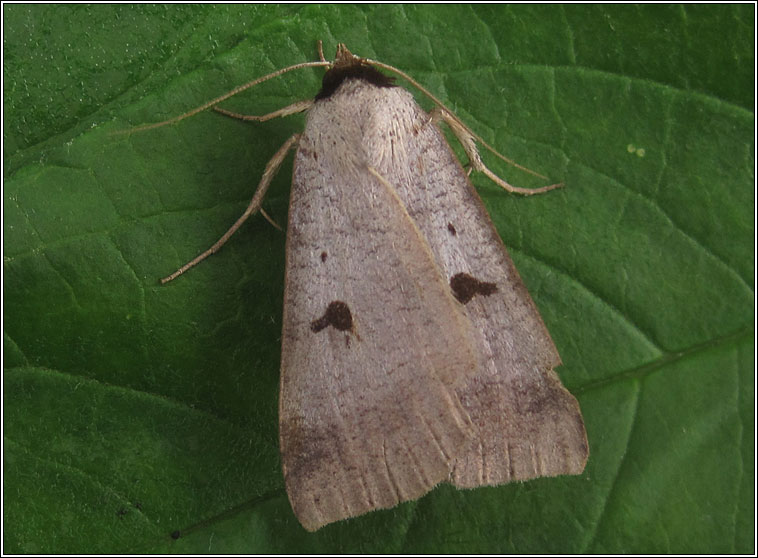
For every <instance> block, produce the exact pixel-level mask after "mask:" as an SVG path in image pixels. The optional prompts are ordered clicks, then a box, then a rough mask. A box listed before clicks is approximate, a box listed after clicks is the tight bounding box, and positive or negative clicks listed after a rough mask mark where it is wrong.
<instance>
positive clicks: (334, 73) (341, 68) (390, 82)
mask: <svg viewBox="0 0 758 558" xmlns="http://www.w3.org/2000/svg"><path fill="white" fill-rule="evenodd" d="M346 79H362V80H364V81H367V82H368V83H370V84H371V85H376V86H377V87H396V85H395V78H392V77H389V76H385V75H384V74H383V73H381V72H380V71H379V70H377V69H376V68H374V67H373V66H370V65H369V64H365V63H362V62H356V63H355V64H348V65H338V66H335V67H333V68H332V69H331V70H329V71H328V72H326V73H325V74H324V79H323V80H322V81H321V91H319V92H318V94H317V95H316V101H318V100H320V99H327V98H329V97H330V96H331V95H332V94H333V93H334V92H335V91H337V88H339V86H340V85H342V82H343V81H345V80H346Z"/></svg>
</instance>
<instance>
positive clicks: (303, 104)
mask: <svg viewBox="0 0 758 558" xmlns="http://www.w3.org/2000/svg"><path fill="white" fill-rule="evenodd" d="M311 105H313V100H312V99H307V100H305V101H298V102H297V103H292V104H291V105H289V106H286V107H284V108H280V109H279V110H275V111H274V112H270V113H268V114H264V115H263V116H256V115H254V114H240V113H238V112H232V111H230V110H226V109H222V108H221V107H213V110H215V111H216V112H220V113H221V114H224V115H226V116H231V117H232V118H237V119H239V120H247V121H251V120H252V121H254V122H265V121H266V120H271V119H272V118H279V117H280V116H289V115H290V114H297V113H298V112H304V111H306V110H308V109H309V108H311Z"/></svg>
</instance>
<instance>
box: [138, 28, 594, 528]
mask: <svg viewBox="0 0 758 558" xmlns="http://www.w3.org/2000/svg"><path fill="white" fill-rule="evenodd" d="M319 52H320V60H319V61H318V62H306V63H302V64H296V65H294V66H290V67H288V68H285V69H283V70H279V71H277V72H274V73H272V74H269V75H267V76H264V77H262V78H259V79H257V80H254V81H252V82H250V83H248V84H245V85H243V86H240V87H238V88H236V89H234V90H233V91H231V92H229V93H227V94H226V95H223V96H221V97H219V98H217V99H214V100H213V101H210V102H209V103H206V104H205V105H203V106H201V107H198V108H197V109H194V110H192V111H190V112H188V113H185V114H183V115H181V116H179V117H176V118H174V119H172V120H168V121H165V122H161V123H158V124H151V125H147V126H142V127H140V128H137V129H147V128H152V127H156V126H161V125H165V124H168V123H172V122H177V121H179V120H181V119H183V118H186V117H188V116H191V115H193V114H196V113H197V112H200V111H201V110H205V109H207V108H209V107H215V105H216V104H218V103H219V102H221V101H223V100H225V99H227V98H228V97H230V96H232V95H234V94H236V93H238V92H239V91H241V90H243V89H246V88H248V87H251V86H253V85H255V84H257V83H260V82H262V81H265V80H267V79H271V78H273V77H276V76H278V75H281V74H282V73H284V72H288V71H291V70H294V69H298V68H304V67H311V66H324V67H326V68H327V71H326V73H325V75H324V78H323V83H322V88H321V90H320V91H319V93H318V94H317V95H316V96H315V98H314V99H312V100H306V101H301V102H298V103H295V104H293V105H290V106H288V107H285V108H283V109H280V110H278V111H276V112H274V113H271V114H268V115H264V116H245V115H240V114H237V113H232V112H229V111H226V110H223V109H220V108H218V107H216V110H218V111H219V112H222V113H224V114H226V115H228V116H233V117H237V118H241V119H243V120H251V121H264V120H268V119H270V118H274V117H278V116H285V115H289V114H294V113H298V112H303V111H307V121H306V125H305V129H304V131H303V132H302V133H299V134H295V135H293V136H292V137H291V138H289V139H288V140H287V141H286V142H285V144H284V145H283V146H282V147H281V148H280V149H279V150H278V151H277V153H276V154H275V155H274V156H273V158H272V159H271V161H270V162H269V163H268V165H267V167H266V169H265V171H264V173H263V176H262V178H261V181H260V184H259V186H258V189H257V190H256V192H255V194H254V196H253V198H252V200H251V202H250V204H249V206H248V208H247V209H246V211H245V212H244V214H243V215H242V216H241V217H240V218H239V219H238V221H237V222H236V223H235V224H234V225H233V226H232V227H231V228H230V229H229V231H227V233H226V234H225V235H224V236H223V237H222V238H221V239H219V241H218V242H216V244H214V245H213V246H212V247H211V248H209V249H208V250H206V251H205V252H203V253H202V254H200V255H199V256H198V257H197V258H195V259H194V260H192V261H191V262H189V263H187V264H185V265H184V266H182V267H181V268H180V269H178V270H177V271H176V272H175V273H173V274H172V275H170V276H168V277H166V278H165V279H163V280H162V281H163V282H168V281H171V280H172V279H174V278H176V277H177V276H178V275H180V274H182V273H184V272H185V271H187V269H189V268H190V267H192V266H194V265H195V264H197V263H198V262H200V261H201V260H203V259H204V258H206V257H207V256H208V255H210V254H212V253H214V252H216V251H217V250H218V249H219V248H220V247H221V245H223V244H224V243H225V242H226V241H227V239H228V238H229V237H230V236H231V235H232V234H233V233H234V232H235V231H236V230H237V229H238V228H239V226H240V225H241V224H242V223H243V222H244V221H245V220H246V219H247V218H248V217H249V216H251V215H253V214H254V213H256V212H258V211H261V212H262V213H263V210H262V209H261V203H262V200H263V197H264V195H265V193H266V190H267V188H268V186H269V184H270V182H271V180H272V178H273V176H274V175H275V173H276V171H277V169H278V168H279V166H280V165H281V163H282V161H283V160H284V158H285V156H286V155H287V153H288V152H289V151H290V150H291V149H294V150H295V162H294V169H293V177H292V190H291V197H290V207H289V217H288V228H287V250H286V279H285V281H286V284H285V290H284V313H283V331H282V358H281V392H280V400H279V440H280V451H281V460H282V470H283V473H284V480H285V485H286V489H287V494H288V496H289V499H290V502H291V504H292V509H293V510H294V513H295V515H296V516H297V518H298V519H299V521H300V523H301V524H302V525H303V526H304V527H305V528H306V529H307V530H309V531H314V530H316V529H319V528H320V527H322V526H324V525H326V524H329V523H332V522H334V521H338V520H342V519H346V518H349V517H354V516H358V515H361V514H364V513H366V512H369V511H372V510H376V509H382V508H390V507H393V506H395V505H396V504H398V503H400V502H404V501H407V500H413V499H416V498H419V497H421V496H422V495H424V494H425V493H427V492H428V491H429V490H431V489H432V488H433V487H434V486H435V485H437V484H439V483H441V482H449V483H452V484H453V485H455V486H457V487H460V488H472V487H476V486H482V485H498V484H502V483H506V482H510V481H523V480H527V479H532V478H535V477H542V476H556V475H567V474H568V475H574V474H579V473H581V472H582V471H583V470H584V466H585V463H586V461H587V457H588V453H589V449H588V443H587V436H586V432H585V428H584V423H583V419H582V415H581V412H580V409H579V405H578V403H577V401H576V399H575V398H574V397H573V396H572V395H571V394H570V393H569V392H568V391H567V390H566V389H565V388H564V386H563V385H562V384H561V382H560V380H559V378H558V376H557V375H556V373H555V372H554V370H553V369H554V368H555V367H557V366H559V365H560V364H561V360H560V357H559V355H558V351H557V350H556V348H555V345H554V344H553V342H552V340H551V338H550V335H549V333H548V331H547V329H546V328H545V325H544V324H543V322H542V319H541V318H540V315H539V313H538V311H537V309H536V307H535V305H534V302H533V301H532V299H531V298H530V296H529V294H528V292H527V290H526V288H525V286H524V284H523V282H522V281H521V279H520V277H519V275H518V272H517V271H516V269H515V268H514V266H513V263H512V262H511V259H510V257H509V256H508V252H507V251H506V249H505V246H504V245H503V242H502V240H501V239H500V237H499V235H498V234H497V232H496V230H495V228H494V226H493V224H492V222H491V220H490V218H489V216H488V214H487V212H486V210H485V208H484V205H483V204H482V202H481V199H480V198H479V196H478V195H477V193H476V191H475V189H474V188H473V186H472V184H471V182H470V181H469V178H468V173H467V172H466V171H465V170H464V168H463V167H462V166H461V164H460V162H459V161H458V159H457V158H456V156H455V155H454V154H453V152H452V151H451V149H450V147H449V145H448V144H447V142H446V140H445V138H444V136H443V135H442V133H441V131H440V128H439V127H438V125H437V124H438V122H440V121H444V122H445V123H447V124H448V125H449V126H450V128H451V129H452V131H453V132H454V133H455V135H456V136H457V138H458V139H459V140H460V142H461V144H462V146H463V148H464V150H465V152H466V154H467V157H468V158H469V163H470V166H471V169H472V170H477V171H482V172H484V173H485V174H486V175H487V176H489V177H490V178H491V179H492V180H494V181H495V182H496V183H497V184H499V185H500V186H502V187H504V188H505V189H506V190H509V191H511V192H516V193H521V194H533V193H539V192H545V191H547V190H549V189H552V188H553V187H556V186H558V185H552V186H547V187H543V188H540V189H536V190H526V189H522V188H516V187H513V186H511V185H510V184H508V183H506V182H505V181H503V180H502V179H500V178H499V177H497V176H496V175H495V174H494V173H492V172H491V171H490V170H489V169H488V168H487V167H486V166H485V165H484V163H483V162H482V160H481V157H480V155H479V152H478V150H477V143H480V144H481V145H483V146H484V147H486V148H487V149H490V150H492V148H490V147H489V146H488V145H487V144H486V143H484V142H483V140H481V138H479V137H478V136H476V135H475V134H474V133H473V132H471V130H469V129H468V128H467V127H466V126H465V125H464V124H463V123H462V122H461V121H460V120H459V119H458V118H457V117H456V116H455V115H453V114H452V113H451V112H450V111H448V110H447V109H446V108H445V107H444V105H443V104H442V103H441V102H439V101H438V100H437V99H436V98H435V97H434V96H433V95H431V93H429V92H428V91H426V90H425V89H424V88H423V87H421V86H420V85H419V84H418V83H416V82H415V81H414V80H413V79H412V78H410V77H409V76H408V75H406V74H405V73H403V72H402V71H400V70H398V69H396V68H393V67H391V66H388V65H386V64H383V63H381V62H377V61H374V60H370V59H366V58H360V57H357V56H354V55H353V54H352V53H351V52H350V51H349V50H348V49H347V48H346V47H345V45H343V44H340V45H339V46H338V47H337V54H336V58H335V60H334V61H333V62H327V61H326V60H325V59H324V56H323V52H322V51H321V48H320V43H319ZM379 69H385V70H389V71H392V72H394V73H395V74H396V75H399V76H400V77H402V78H404V79H406V80H408V81H409V82H410V83H412V84H413V85H415V86H417V87H418V88H420V89H421V91H423V92H424V93H425V94H427V95H429V96H430V97H431V98H432V100H433V101H434V103H435V105H436V108H435V109H434V110H432V111H431V112H429V113H427V112H425V111H424V110H423V109H421V108H420V107H419V105H418V104H417V103H416V101H415V100H414V99H413V97H412V95H411V94H410V93H409V92H408V91H406V90H405V89H403V88H401V87H399V86H397V85H396V84H395V82H394V78H391V77H389V76H387V75H385V74H384V73H382V72H380V71H379ZM133 130H134V129H133ZM133 130H132V131H133ZM492 151H493V152H494V150H492ZM263 215H264V217H266V218H267V219H270V218H269V217H268V216H267V215H266V214H265V213H263Z"/></svg>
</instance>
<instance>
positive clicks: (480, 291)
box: [450, 273, 497, 304]
mask: <svg viewBox="0 0 758 558" xmlns="http://www.w3.org/2000/svg"><path fill="white" fill-rule="evenodd" d="M450 288H451V289H453V296H455V298H457V299H458V301H459V302H460V303H462V304H467V303H468V302H469V301H470V300H471V299H472V298H474V297H475V296H476V295H483V296H489V295H491V294H492V293H496V292H497V285H495V283H487V282H486V281H480V280H479V279H477V278H476V277H472V276H471V275H469V274H468V273H456V274H455V275H453V276H452V277H451V278H450Z"/></svg>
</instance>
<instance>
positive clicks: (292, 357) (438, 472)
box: [280, 82, 479, 530]
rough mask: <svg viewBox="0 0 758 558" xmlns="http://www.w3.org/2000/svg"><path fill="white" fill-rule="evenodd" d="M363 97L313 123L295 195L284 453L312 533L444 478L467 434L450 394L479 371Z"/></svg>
mask: <svg viewBox="0 0 758 558" xmlns="http://www.w3.org/2000/svg"><path fill="white" fill-rule="evenodd" d="M355 84H356V85H357V86H359V87H362V84H360V83H359V82H355ZM354 92H355V91H354V90H352V89H351V88H349V87H344V88H341V89H340V90H339V91H338V92H336V93H334V94H333V95H332V96H331V97H329V98H328V99H325V100H321V101H317V103H316V104H315V105H314V107H313V109H312V110H311V112H310V113H309V115H308V120H307V124H306V128H305V131H304V132H303V134H302V137H301V140H300V145H299V147H298V151H297V154H296V156H295V165H294V170H293V184H292V194H291V197H290V211H289V227H288V231H287V266H286V269H287V274H286V285H285V300H284V319H283V334H282V374H281V396H280V397H281V398H280V444H281V454H282V467H283V470H284V476H285V484H286V486H287V492H288V494H289V497H290V501H291V502H292V506H293V509H294V511H295V513H296V515H297V516H298V518H299V519H300V521H301V523H302V524H303V525H304V526H305V527H306V528H307V529H310V530H313V529H317V528H319V527H321V526H322V525H324V524H326V523H330V522H332V521H336V520H339V519H344V518H346V517H351V516H354V515H359V514H361V513H365V512H367V511H370V510H373V509H378V508H387V507H391V506H394V505H396V504H397V503H399V502H402V501H406V500H411V499H415V498H418V497H419V496H421V495H423V494H424V493H426V492H427V491H428V490H430V489H431V488H432V487H433V486H434V485H436V484H438V483H439V482H441V481H444V480H446V479H447V478H448V477H449V474H450V470H451V468H452V467H453V463H454V460H455V456H456V455H457V454H458V452H459V451H460V449H461V448H462V447H463V446H464V445H465V444H466V443H467V441H468V439H469V437H470V435H471V432H472V427H471V424H470V421H469V419H468V416H467V413H466V412H465V411H464V409H463V408H462V406H461V404H460V401H459V400H458V397H457V396H456V393H455V389H456V386H458V385H461V383H462V382H463V381H464V380H465V378H466V377H467V376H468V375H470V374H472V373H474V372H475V371H476V370H477V369H478V367H479V363H478V362H477V358H476V355H475V349H474V346H475V341H474V336H475V332H473V331H472V330H471V323H470V321H469V320H468V319H467V318H466V317H465V316H464V314H463V308H461V306H460V304H459V303H458V302H457V301H456V300H455V298H454V297H453V295H452V293H451V291H450V288H449V286H448V285H447V282H446V281H445V279H444V276H443V274H442V273H441V271H440V269H439V267H438V265H437V263H436V262H435V260H434V256H433V254H432V252H431V250H430V249H429V246H428V243H427V242H426V240H425V238H424V237H423V235H422V234H421V232H420V231H419V229H418V227H417V226H416V224H415V223H414V222H413V220H412V219H411V218H410V216H409V215H408V213H407V211H406V210H405V208H404V207H403V205H402V203H401V202H400V199H399V198H398V196H397V193H396V192H395V191H394V187H393V185H392V178H391V177H389V178H385V177H383V176H381V175H378V173H372V172H371V171H370V168H371V163H372V162H374V161H373V157H369V158H368V160H367V158H366V154H365V152H364V148H365V145H364V144H363V142H362V141H361V137H362V134H361V133H360V131H359V128H360V125H361V121H360V120H359V119H356V118H355V115H356V114H362V113H364V112H365V111H366V110H367V109H368V104H370V103H372V102H373V100H372V99H369V98H367V97H366V96H365V95H357V96H356V95H354V94H353V93H354ZM367 103H368V104H367Z"/></svg>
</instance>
